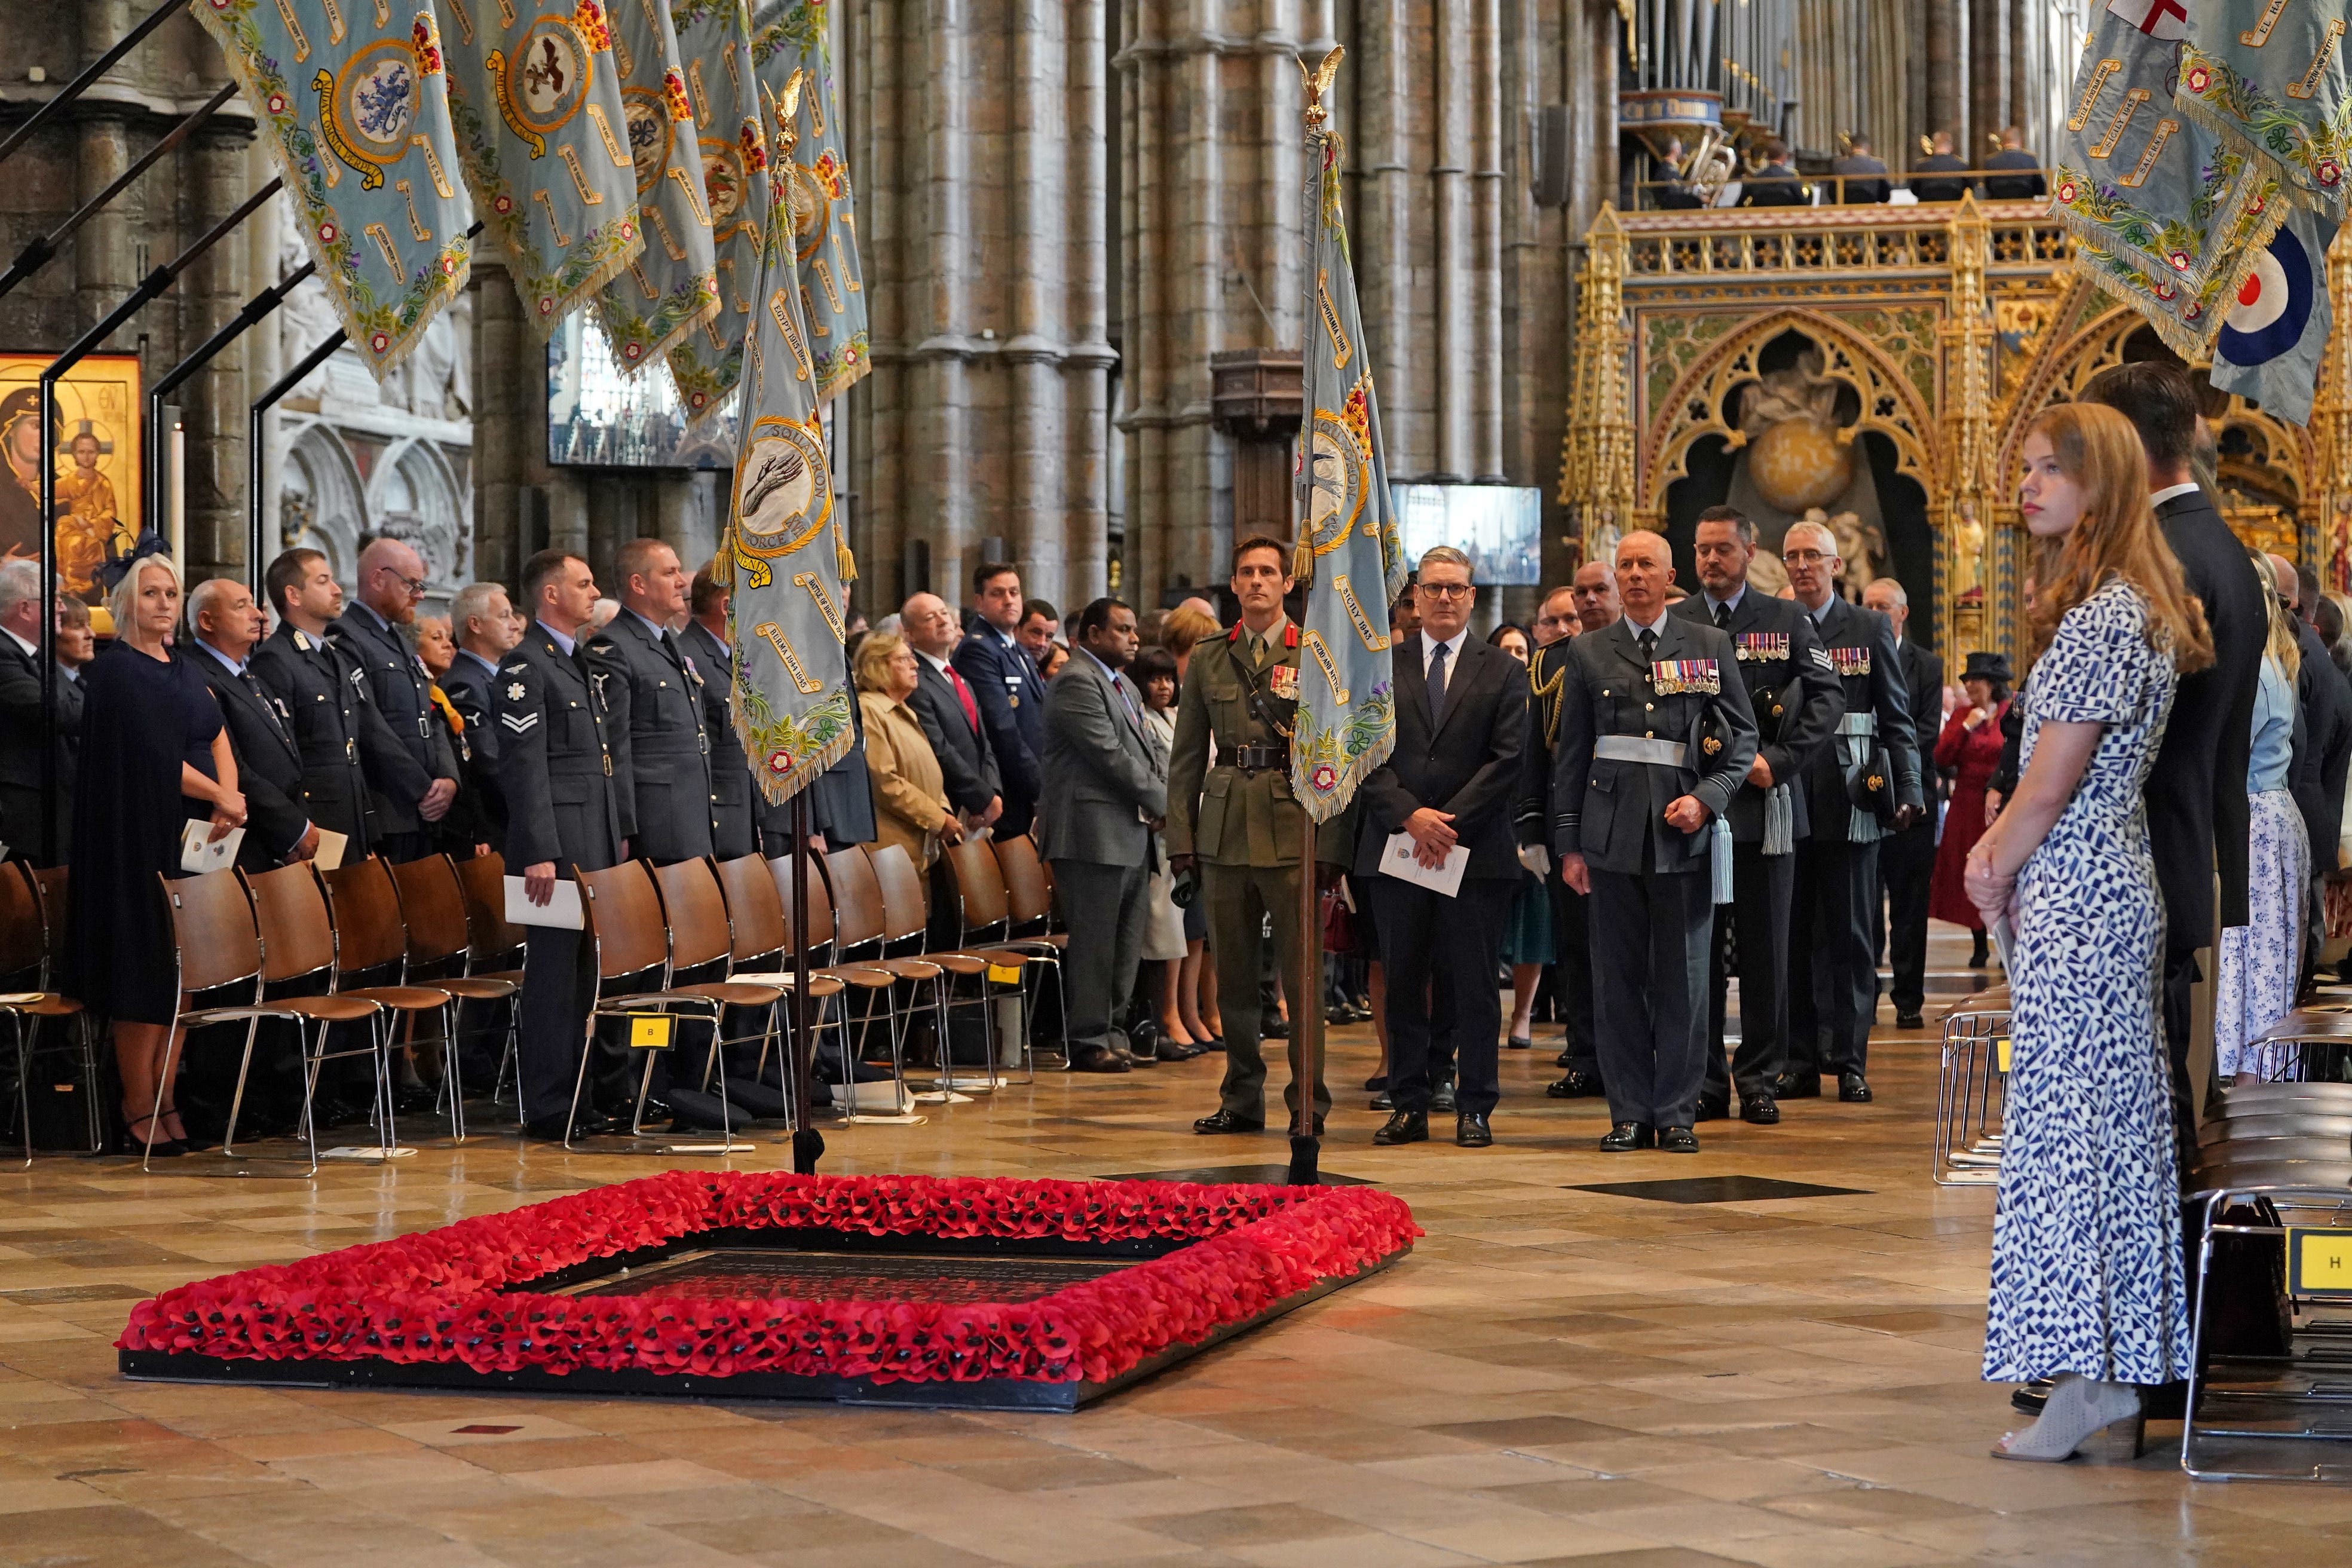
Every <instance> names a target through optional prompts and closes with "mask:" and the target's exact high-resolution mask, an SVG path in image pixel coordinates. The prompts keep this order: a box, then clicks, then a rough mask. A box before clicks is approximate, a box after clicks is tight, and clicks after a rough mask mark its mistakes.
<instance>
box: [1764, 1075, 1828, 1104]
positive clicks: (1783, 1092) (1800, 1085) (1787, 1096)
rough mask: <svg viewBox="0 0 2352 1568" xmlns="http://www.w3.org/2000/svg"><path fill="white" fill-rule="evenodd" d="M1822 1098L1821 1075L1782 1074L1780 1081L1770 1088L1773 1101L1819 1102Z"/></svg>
mask: <svg viewBox="0 0 2352 1568" xmlns="http://www.w3.org/2000/svg"><path fill="white" fill-rule="evenodd" d="M1821 1097H1822V1075H1821V1074H1819V1073H1817V1072H1815V1073H1805V1074H1802V1075H1800V1074H1797V1073H1792V1072H1784V1073H1782V1074H1781V1075H1780V1082H1778V1083H1776V1084H1774V1085H1773V1086H1772V1098H1773V1099H1775V1100H1819V1099H1820V1098H1821Z"/></svg>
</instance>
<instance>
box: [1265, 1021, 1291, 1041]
mask: <svg viewBox="0 0 2352 1568" xmlns="http://www.w3.org/2000/svg"><path fill="white" fill-rule="evenodd" d="M1257 1037H1258V1038H1259V1039H1261V1040H1286V1039H1288V1038H1290V1020H1289V1019H1287V1018H1271V1017H1270V1018H1266V1019H1265V1020H1263V1021H1262V1022H1260V1023H1259V1025H1258V1026H1257Z"/></svg>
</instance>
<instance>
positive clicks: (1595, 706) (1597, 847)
mask: <svg viewBox="0 0 2352 1568" xmlns="http://www.w3.org/2000/svg"><path fill="white" fill-rule="evenodd" d="M1668 662H1679V663H1680V664H1681V665H1682V666H1683V669H1682V678H1683V679H1684V681H1685V684H1712V685H1714V686H1716V687H1717V690H1714V691H1704V690H1688V689H1685V690H1679V691H1676V690H1672V689H1669V690H1667V691H1663V692H1662V691H1660V690H1659V689H1658V685H1659V678H1658V666H1659V665H1661V664H1664V663H1668ZM1710 663H1711V664H1712V665H1713V666H1714V668H1713V670H1712V671H1711V672H1710V671H1708V670H1707V668H1706V666H1707V665H1709V664H1710ZM1562 673H1563V675H1564V677H1565V679H1563V680H1562V682H1561V688H1560V694H1559V742H1557V743H1556V744H1555V745H1554V746H1553V748H1552V773H1551V812H1552V853H1553V854H1554V855H1555V856H1561V855H1568V854H1571V853H1573V854H1580V855H1582V856H1583V857H1584V858H1585V863H1586V864H1587V865H1588V866H1591V867H1593V868H1598V869H1600V870H1603V871H1614V872H1619V873H1622V874H1623V875H1625V876H1639V875H1641V874H1642V873H1643V872H1644V871H1651V870H1655V871H1695V870H1697V869H1699V868H1702V867H1704V866H1706V863H1707V850H1708V847H1709V846H1708V839H1709V837H1711V835H1712V832H1713V827H1712V819H1711V818H1710V825H1709V826H1706V827H1703V828H1701V829H1700V830H1699V831H1698V832H1696V833H1684V832H1682V831H1681V830H1679V829H1677V828H1675V827H1672V826H1668V825H1667V822H1666V807H1667V806H1669V805H1673V804H1674V803H1675V801H1676V800H1678V799H1680V798H1681V797H1682V796H1684V795H1696V796H1697V797H1698V798H1699V799H1700V800H1701V801H1702V802H1704V803H1705V804H1706V808H1707V810H1708V811H1710V812H1712V813H1713V814H1714V815H1715V816H1723V815H1724V813H1725V812H1727V811H1728V810H1729V809H1730V806H1731V799H1732V796H1733V795H1735V794H1736V793H1737V792H1738V789H1739V786H1740V785H1741V784H1743V783H1744V782H1746V780H1747V777H1748V763H1752V762H1754V761H1755V760H1756V712H1755V710H1754V709H1753V708H1752V707H1750V706H1749V704H1748V683H1747V682H1746V681H1744V680H1742V679H1740V678H1739V671H1738V660H1737V659H1736V658H1734V655H1733V647H1732V642H1731V639H1730V637H1727V636H1725V635H1724V634H1723V633H1722V632H1719V631H1717V630H1716V629H1715V627H1714V626H1710V625H1708V624H1707V623H1706V622H1705V621H1693V620H1685V619H1684V618H1683V617H1681V616H1673V615H1669V616H1665V617H1664V620H1663V621H1662V622H1661V623H1660V630H1659V632H1658V640H1657V642H1656V644H1655V646H1654V647H1653V648H1652V649H1651V653H1650V657H1649V658H1643V657H1642V645H1641V643H1640V641H1639V640H1638V634H1637V632H1636V630H1635V628H1634V626H1633V623H1632V622H1630V621H1625V620H1620V621H1618V622H1617V623H1616V624H1615V625H1613V626H1608V627H1605V628H1603V629H1602V630H1601V631H1598V632H1591V633H1587V634H1585V635H1583V636H1581V637H1573V638H1571V639H1570V641H1569V645H1568V665H1567V668H1566V669H1565V670H1564V671H1563V672H1562ZM1710 676H1711V679H1709V678H1710ZM1611 735H1624V736H1632V737H1634V738H1636V739H1641V740H1651V741H1666V742H1673V743H1674V744H1675V745H1678V746H1681V747H1682V748H1683V763H1682V765H1681V766H1679V767H1665V766H1662V765H1660V764H1659V763H1644V762H1628V761H1623V760H1620V759H1617V758H1613V757H1602V756H1599V755H1596V754H1595V747H1596V744H1597V743H1598V742H1600V740H1601V738H1602V737H1604V736H1611ZM1710 741H1712V742H1716V743H1717V750H1715V751H1714V752H1709V751H1708V750H1707V742H1710Z"/></svg>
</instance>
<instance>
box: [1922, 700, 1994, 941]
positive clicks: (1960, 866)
mask: <svg viewBox="0 0 2352 1568" xmlns="http://www.w3.org/2000/svg"><path fill="white" fill-rule="evenodd" d="M1960 689H1961V690H1962V691H1963V692H1965V693H1966V694H1967V696H1968V702H1967V704H1966V705H1965V706H1964V707H1958V708H1954V709H1953V710H1952V716H1951V717H1950V718H1949V719H1947V720H1946V721H1944V732H1943V734H1942V735H1941V736H1939V737H1938V738H1937V742H1936V766H1937V767H1938V768H1940V769H1942V770H1943V771H1944V772H1945V773H1949V774H1953V775H1955V777H1954V780H1953V784H1952V795H1951V802H1952V805H1951V809H1950V810H1949V811H1948V812H1947V813H1945V816H1944V837H1943V841H1942V842H1941V843H1939V844H1937V846H1936V875H1935V879H1934V880H1933V881H1931V882H1930V883H1929V884H1928V886H1927V912H1928V913H1929V914H1930V915H1933V916H1934V917H1935V918H1936V919H1937V920H1939V921H1951V922H1952V923H1954V924H1955V925H1964V926H1966V927H1968V928H1969V931H1970V932H1971V933H1973V934H1974V936H1975V938H1976V952H1975V953H1974V955H1973V956H1971V957H1970V958H1969V968H1971V969H1982V968H1984V967H1985V965H1986V964H1987V963H1989V962H1990V958H1991V955H1990V953H1989V952H1987V951H1986V948H1985V928H1984V917H1983V916H1981V915H1979V914H1978V913H1977V909H1976V906H1975V905H1974V904H1972V903H1970V902H1969V894H1968V889H1966V888H1965V887H1963V886H1962V885H1961V874H1962V873H1963V872H1964V871H1965V870H1966V869H1967V868H1968V863H1969V850H1971V849H1973V848H1975V847H1977V840H1978V839H1979V838H1981V837H1984V831H1985V827H1986V821H1985V786H1986V784H1987V782H1988V781H1989V780H1990V779H1991V777H1992V775H1993V770H1994V769H1995V768H1997V767H1999V766H2000V747H2001V734H2000V716H2001V715H2002V714H2003V713H2006V712H2007V711H2008V710H2009V689H2010V670H2009V658H2008V657H2007V656H2006V655H2003V654H1998V653H1972V654H1970V655H1969V662H1968V666H1967V668H1965V669H1963V670H1962V671H1961V673H1960Z"/></svg>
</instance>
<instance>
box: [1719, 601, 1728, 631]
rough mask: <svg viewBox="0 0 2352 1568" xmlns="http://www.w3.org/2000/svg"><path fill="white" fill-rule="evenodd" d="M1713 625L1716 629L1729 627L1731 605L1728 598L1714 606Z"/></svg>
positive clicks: (1721, 629) (1724, 629) (1723, 629)
mask: <svg viewBox="0 0 2352 1568" xmlns="http://www.w3.org/2000/svg"><path fill="white" fill-rule="evenodd" d="M1715 626H1716V629H1717V631H1725V632H1727V631H1729V630H1730V629H1731V605H1730V602H1729V601H1728V600H1727V601H1725V602H1724V603H1722V604H1720V605H1717V606H1716V607H1715Z"/></svg>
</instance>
